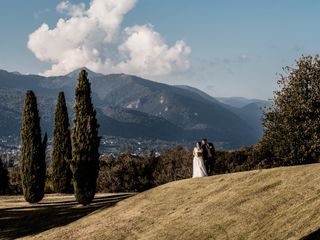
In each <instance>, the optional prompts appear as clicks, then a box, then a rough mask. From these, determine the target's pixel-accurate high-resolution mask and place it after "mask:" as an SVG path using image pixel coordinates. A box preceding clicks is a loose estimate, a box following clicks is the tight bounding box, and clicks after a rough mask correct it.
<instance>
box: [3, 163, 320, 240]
mask: <svg viewBox="0 0 320 240" xmlns="http://www.w3.org/2000/svg"><path fill="white" fill-rule="evenodd" d="M71 214H72V213H71ZM0 216H2V215H0ZM52 217H53V218H54V216H52ZM0 218H1V217H0ZM319 228H320V164H313V165H306V166H297V167H287V168H275V169H269V170H257V171H250V172H241V173H234V174H225V175H217V176H213V177H207V178H199V179H187V180H183V181H177V182H172V183H169V184H166V185H163V186H160V187H157V188H154V189H151V190H149V191H146V192H143V193H141V194H137V195H135V196H133V197H130V198H128V199H125V200H123V201H120V202H118V203H116V204H115V205H113V206H110V207H108V208H104V209H101V208H99V209H97V210H96V211H95V212H92V213H91V214H90V215H87V216H84V217H81V218H80V217H79V218H78V219H77V220H74V221H70V223H69V224H67V225H62V224H58V225H57V226H56V225H53V226H52V229H50V230H47V231H44V232H42V233H40V234H37V235H34V236H28V237H27V239H29V238H32V239H49V240H50V239H62V240H63V239H153V240H155V239H166V240H170V239H183V240H184V239H186V240H188V239H190V240H191V239H246V240H247V239H259V240H263V239H301V238H304V237H305V239H319V236H320V235H319V232H320V230H318V229H319Z"/></svg>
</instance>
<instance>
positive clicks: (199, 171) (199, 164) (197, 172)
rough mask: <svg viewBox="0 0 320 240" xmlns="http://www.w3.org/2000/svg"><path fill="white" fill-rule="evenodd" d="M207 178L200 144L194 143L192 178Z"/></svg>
mask: <svg viewBox="0 0 320 240" xmlns="http://www.w3.org/2000/svg"><path fill="white" fill-rule="evenodd" d="M205 176H208V174H207V170H206V167H205V166H204V162H203V157H202V149H201V142H197V143H196V147H195V148H194V149H193V174H192V178H196V177H205Z"/></svg>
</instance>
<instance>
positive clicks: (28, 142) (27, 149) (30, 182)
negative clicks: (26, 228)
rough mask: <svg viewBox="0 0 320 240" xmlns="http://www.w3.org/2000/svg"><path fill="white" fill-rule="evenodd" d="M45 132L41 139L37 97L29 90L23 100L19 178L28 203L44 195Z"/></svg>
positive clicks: (36, 200)
mask: <svg viewBox="0 0 320 240" xmlns="http://www.w3.org/2000/svg"><path fill="white" fill-rule="evenodd" d="M46 147H47V134H45V137H44V139H43V141H41V129H40V117H39V112H38V106H37V99H36V96H35V95H34V93H33V92H32V91H31V90H29V91H27V93H26V97H25V101H24V110H23V115H22V128H21V159H20V161H21V178H22V189H23V194H24V198H25V199H26V201H28V202H30V203H36V202H39V201H40V200H41V199H42V198H43V196H44V186H45V175H46V162H45V150H46Z"/></svg>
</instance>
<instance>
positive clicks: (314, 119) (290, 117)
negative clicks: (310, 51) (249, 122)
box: [259, 56, 320, 165]
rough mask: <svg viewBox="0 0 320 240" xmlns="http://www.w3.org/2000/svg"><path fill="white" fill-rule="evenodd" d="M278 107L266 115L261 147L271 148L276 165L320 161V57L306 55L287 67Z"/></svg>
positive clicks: (279, 94)
mask: <svg viewBox="0 0 320 240" xmlns="http://www.w3.org/2000/svg"><path fill="white" fill-rule="evenodd" d="M285 70H286V72H287V74H286V75H285V76H281V79H280V80H279V82H278V83H279V87H280V90H279V91H277V92H275V96H274V106H273V107H272V108H271V109H270V110H269V111H268V112H267V113H266V114H265V119H264V128H265V130H264V136H263V138H262V141H261V142H260V144H259V145H260V147H261V146H262V148H263V149H268V150H269V152H270V153H272V154H273V159H274V161H276V162H275V163H274V164H273V165H293V164H305V163H312V162H318V161H320V57H319V56H315V57H312V56H305V57H302V58H300V59H299V60H298V61H297V62H296V66H295V67H293V68H291V67H287V68H285Z"/></svg>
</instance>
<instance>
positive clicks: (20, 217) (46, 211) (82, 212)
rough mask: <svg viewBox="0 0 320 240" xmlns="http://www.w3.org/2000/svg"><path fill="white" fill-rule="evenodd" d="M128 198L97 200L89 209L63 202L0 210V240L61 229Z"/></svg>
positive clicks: (103, 198) (124, 195) (116, 197)
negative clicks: (56, 228)
mask: <svg viewBox="0 0 320 240" xmlns="http://www.w3.org/2000/svg"><path fill="white" fill-rule="evenodd" d="M130 196H132V194H117V195H111V196H102V197H96V198H95V199H94V200H93V201H92V203H91V204H90V205H88V206H81V205H79V204H78V203H77V202H76V201H70V200H66V201H59V202H54V201H53V202H43V203H38V204H34V205H29V206H25V207H16V208H4V209H0V239H16V238H19V237H24V236H28V235H33V234H37V233H40V232H43V231H45V230H48V229H50V228H54V227H60V226H63V225H66V224H69V223H71V222H73V221H76V220H78V219H79V218H82V217H84V216H86V215H88V214H90V213H92V212H93V211H96V210H98V209H103V208H108V207H111V206H112V205H114V204H116V203H117V202H119V201H121V200H123V199H125V198H128V197H130Z"/></svg>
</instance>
